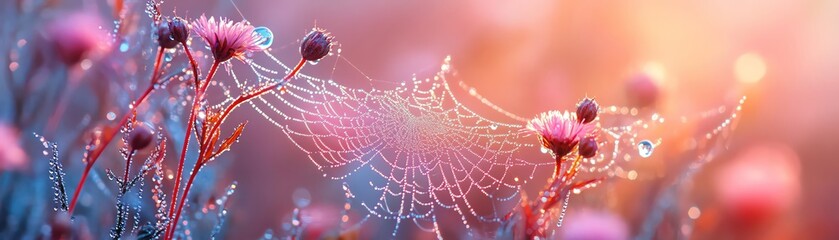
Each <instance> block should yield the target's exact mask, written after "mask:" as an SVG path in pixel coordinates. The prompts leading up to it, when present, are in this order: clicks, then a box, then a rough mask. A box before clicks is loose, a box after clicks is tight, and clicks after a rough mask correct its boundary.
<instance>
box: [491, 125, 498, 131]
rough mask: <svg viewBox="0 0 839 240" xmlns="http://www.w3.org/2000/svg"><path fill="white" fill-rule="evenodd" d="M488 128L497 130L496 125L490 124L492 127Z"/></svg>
mask: <svg viewBox="0 0 839 240" xmlns="http://www.w3.org/2000/svg"><path fill="white" fill-rule="evenodd" d="M489 128H490V129H492V130H495V129H498V125H495V124H492V125H489Z"/></svg>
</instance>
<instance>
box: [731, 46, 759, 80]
mask: <svg viewBox="0 0 839 240" xmlns="http://www.w3.org/2000/svg"><path fill="white" fill-rule="evenodd" d="M734 74H735V76H736V77H737V81H740V82H742V83H756V82H758V81H760V80H761V79H763V77H764V76H765V75H766V62H765V61H764V60H763V58H762V57H761V56H760V55H757V54H756V53H746V54H743V55H740V57H739V58H737V62H735V63H734Z"/></svg>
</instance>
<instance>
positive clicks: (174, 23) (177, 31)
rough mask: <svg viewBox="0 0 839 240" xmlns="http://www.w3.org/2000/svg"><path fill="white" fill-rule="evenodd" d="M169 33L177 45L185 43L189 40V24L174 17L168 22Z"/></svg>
mask: <svg viewBox="0 0 839 240" xmlns="http://www.w3.org/2000/svg"><path fill="white" fill-rule="evenodd" d="M169 31H171V32H172V40H175V41H176V42H179V43H186V40H188V39H189V23H188V22H187V21H186V20H185V19H183V18H180V17H175V18H173V19H172V20H171V21H169Z"/></svg>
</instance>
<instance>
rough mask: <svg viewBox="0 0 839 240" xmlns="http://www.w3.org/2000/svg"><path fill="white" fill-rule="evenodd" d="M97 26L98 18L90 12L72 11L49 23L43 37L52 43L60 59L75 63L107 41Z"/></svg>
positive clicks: (99, 24)
mask: <svg viewBox="0 0 839 240" xmlns="http://www.w3.org/2000/svg"><path fill="white" fill-rule="evenodd" d="M99 26H101V21H100V19H99V18H96V17H93V15H91V14H85V13H73V14H70V15H69V16H67V17H62V18H60V19H56V20H55V21H53V22H51V23H49V24H48V25H47V27H46V28H45V32H44V37H45V38H46V39H47V40H48V41H49V42H50V43H51V44H52V45H53V47H54V50H55V53H56V54H57V55H58V57H59V59H61V61H63V62H64V63H65V64H67V65H75V64H77V63H79V62H81V61H82V59H84V58H85V57H87V56H88V55H89V54H90V53H92V52H93V50H95V49H96V48H99V47H100V45H103V44H105V43H106V42H107V41H104V40H105V37H106V35H105V33H104V32H103V31H102V30H100V29H99Z"/></svg>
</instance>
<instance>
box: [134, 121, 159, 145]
mask: <svg viewBox="0 0 839 240" xmlns="http://www.w3.org/2000/svg"><path fill="white" fill-rule="evenodd" d="M152 140H154V129H152V127H151V126H149V125H148V124H145V123H141V122H135V123H134V129H133V130H132V131H131V133H130V134H129V135H128V144H129V145H130V146H131V149H134V150H141V149H143V148H146V147H148V146H149V144H151V142H152Z"/></svg>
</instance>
